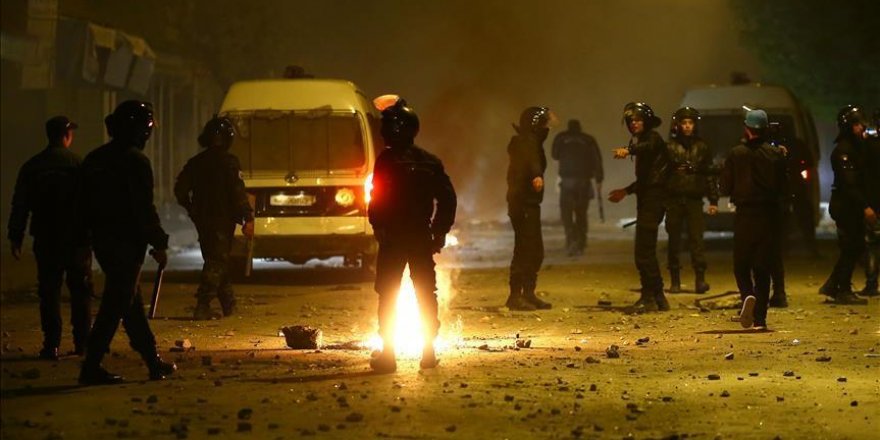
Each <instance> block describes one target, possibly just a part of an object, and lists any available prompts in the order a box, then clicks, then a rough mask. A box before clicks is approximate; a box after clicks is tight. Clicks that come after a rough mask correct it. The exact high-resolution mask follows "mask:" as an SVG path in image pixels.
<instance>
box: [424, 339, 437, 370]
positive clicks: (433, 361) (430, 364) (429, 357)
mask: <svg viewBox="0 0 880 440" xmlns="http://www.w3.org/2000/svg"><path fill="white" fill-rule="evenodd" d="M439 363H440V360H438V359H437V353H435V352H434V345H433V344H425V348H424V349H422V360H421V361H419V367H420V368H421V369H422V370H430V369H431V368H436V367H437V365H438V364H439Z"/></svg>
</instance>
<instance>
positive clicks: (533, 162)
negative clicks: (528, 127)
mask: <svg viewBox="0 0 880 440" xmlns="http://www.w3.org/2000/svg"><path fill="white" fill-rule="evenodd" d="M507 154H508V155H509V156H510V163H509V165H508V167H507V204H508V205H540V204H541V202H542V201H544V190H543V188H542V189H541V191H535V188H534V187H533V186H532V180H534V179H535V178H536V177H541V178H543V177H544V170H546V169H547V156H546V155H545V154H544V146H543V145H542V142H541V140H539V139H538V137H537V136H535V135H534V134H532V133H520V134H517V135H515V136H513V137H512V138H511V139H510V143H509V144H508V145H507Z"/></svg>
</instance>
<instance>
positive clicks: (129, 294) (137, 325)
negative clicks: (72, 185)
mask: <svg viewBox="0 0 880 440" xmlns="http://www.w3.org/2000/svg"><path fill="white" fill-rule="evenodd" d="M104 123H105V125H106V126H107V133H108V134H109V135H110V137H111V138H112V140H111V141H110V142H109V143H107V144H104V145H102V146H100V147H98V148H96V149H95V150H94V151H92V152H91V153H89V154H88V156H86V158H85V160H84V161H83V165H82V169H83V171H82V172H83V202H84V206H83V210H84V212H83V214H84V215H85V225H86V227H87V229H88V230H89V231H90V232H91V234H92V237H93V243H94V249H95V257H97V259H98V263H99V264H100V265H101V268H102V269H103V271H104V274H105V276H106V277H105V282H104V294H103V296H102V297H101V306H100V308H99V309H98V314H97V315H96V316H95V323H94V326H93V327H92V333H91V334H90V335H89V340H88V347H87V348H86V357H85V361H84V362H83V364H82V370H81V371H80V375H79V383H80V384H82V385H102V384H113V383H119V382H121V381H122V377H120V376H118V375H115V374H112V373H109V372H108V371H107V370H105V369H104V368H103V367H102V366H101V360H102V359H103V358H104V355H105V354H106V353H107V352H108V351H109V349H110V342H111V341H112V340H113V336H114V335H115V334H116V330H117V328H118V327H119V322H120V321H122V325H123V326H124V327H125V332H126V334H127V335H128V339H129V342H130V345H131V347H132V348H133V349H134V350H135V351H137V352H138V353H139V354H140V355H141V357H142V358H143V360H144V362H145V363H146V365H147V368H148V370H149V378H150V379H151V380H161V379H164V378H165V377H166V376H167V375H169V374H171V373H173V372H174V371H175V370H176V369H177V366H176V365H174V363H168V362H164V361H162V359H160V358H159V355H158V353H157V352H156V338H155V336H153V332H152V331H151V330H150V325H149V322H148V321H147V315H146V313H145V312H144V305H143V299H142V297H141V292H140V288H139V287H138V282H139V280H140V275H141V266H142V265H143V262H144V256H145V253H146V251H147V246H151V247H152V251H151V252H150V253H151V255H152V256H153V259H155V260H156V262H158V263H159V264H160V265H163V264H165V263H166V262H167V260H168V256H167V253H166V249H167V248H168V234H166V233H165V231H164V230H163V229H162V225H161V224H160V222H159V215H158V213H157V212H156V206H155V205H154V204H153V170H152V167H151V166H150V160H149V159H148V158H147V157H146V156H145V155H144V153H143V151H142V150H143V148H144V146H145V145H146V142H147V140H148V139H149V138H150V135H151V134H152V132H153V124H154V121H153V107H152V106H151V105H150V104H149V103H146V102H141V101H135V100H131V101H125V102H123V103H121V104H119V106H117V107H116V109H115V110H114V111H113V113H112V114H110V115H108V116H107V117H106V118H105V119H104Z"/></svg>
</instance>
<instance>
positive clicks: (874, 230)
mask: <svg viewBox="0 0 880 440" xmlns="http://www.w3.org/2000/svg"><path fill="white" fill-rule="evenodd" d="M878 129H880V109H875V110H874V127H873V130H872V132H871V134H870V135H869V136H867V142H866V143H865V167H866V169H869V170H880V135H878V133H877V130H878ZM866 133H867V131H866ZM866 177H867V179H868V180H867V181H866V183H867V186H866V187H867V190H868V194H867V195H868V203H869V204H870V205H871V209H873V210H874V212H880V173H877V172H873V173H868V174H867V176H866ZM865 244H866V249H865V288H864V289H862V291H861V292H859V295H861V296H878V295H880V291H878V290H877V276H878V275H880V222H875V223H874V226H873V227H870V228H867V232H866V234H865Z"/></svg>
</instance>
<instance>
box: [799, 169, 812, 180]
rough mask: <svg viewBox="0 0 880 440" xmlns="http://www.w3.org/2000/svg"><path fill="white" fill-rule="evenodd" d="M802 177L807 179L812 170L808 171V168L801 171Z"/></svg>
mask: <svg viewBox="0 0 880 440" xmlns="http://www.w3.org/2000/svg"><path fill="white" fill-rule="evenodd" d="M801 177H802V178H803V179H804V180H807V178H809V177H810V172H809V171H807V170H803V171H801Z"/></svg>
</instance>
